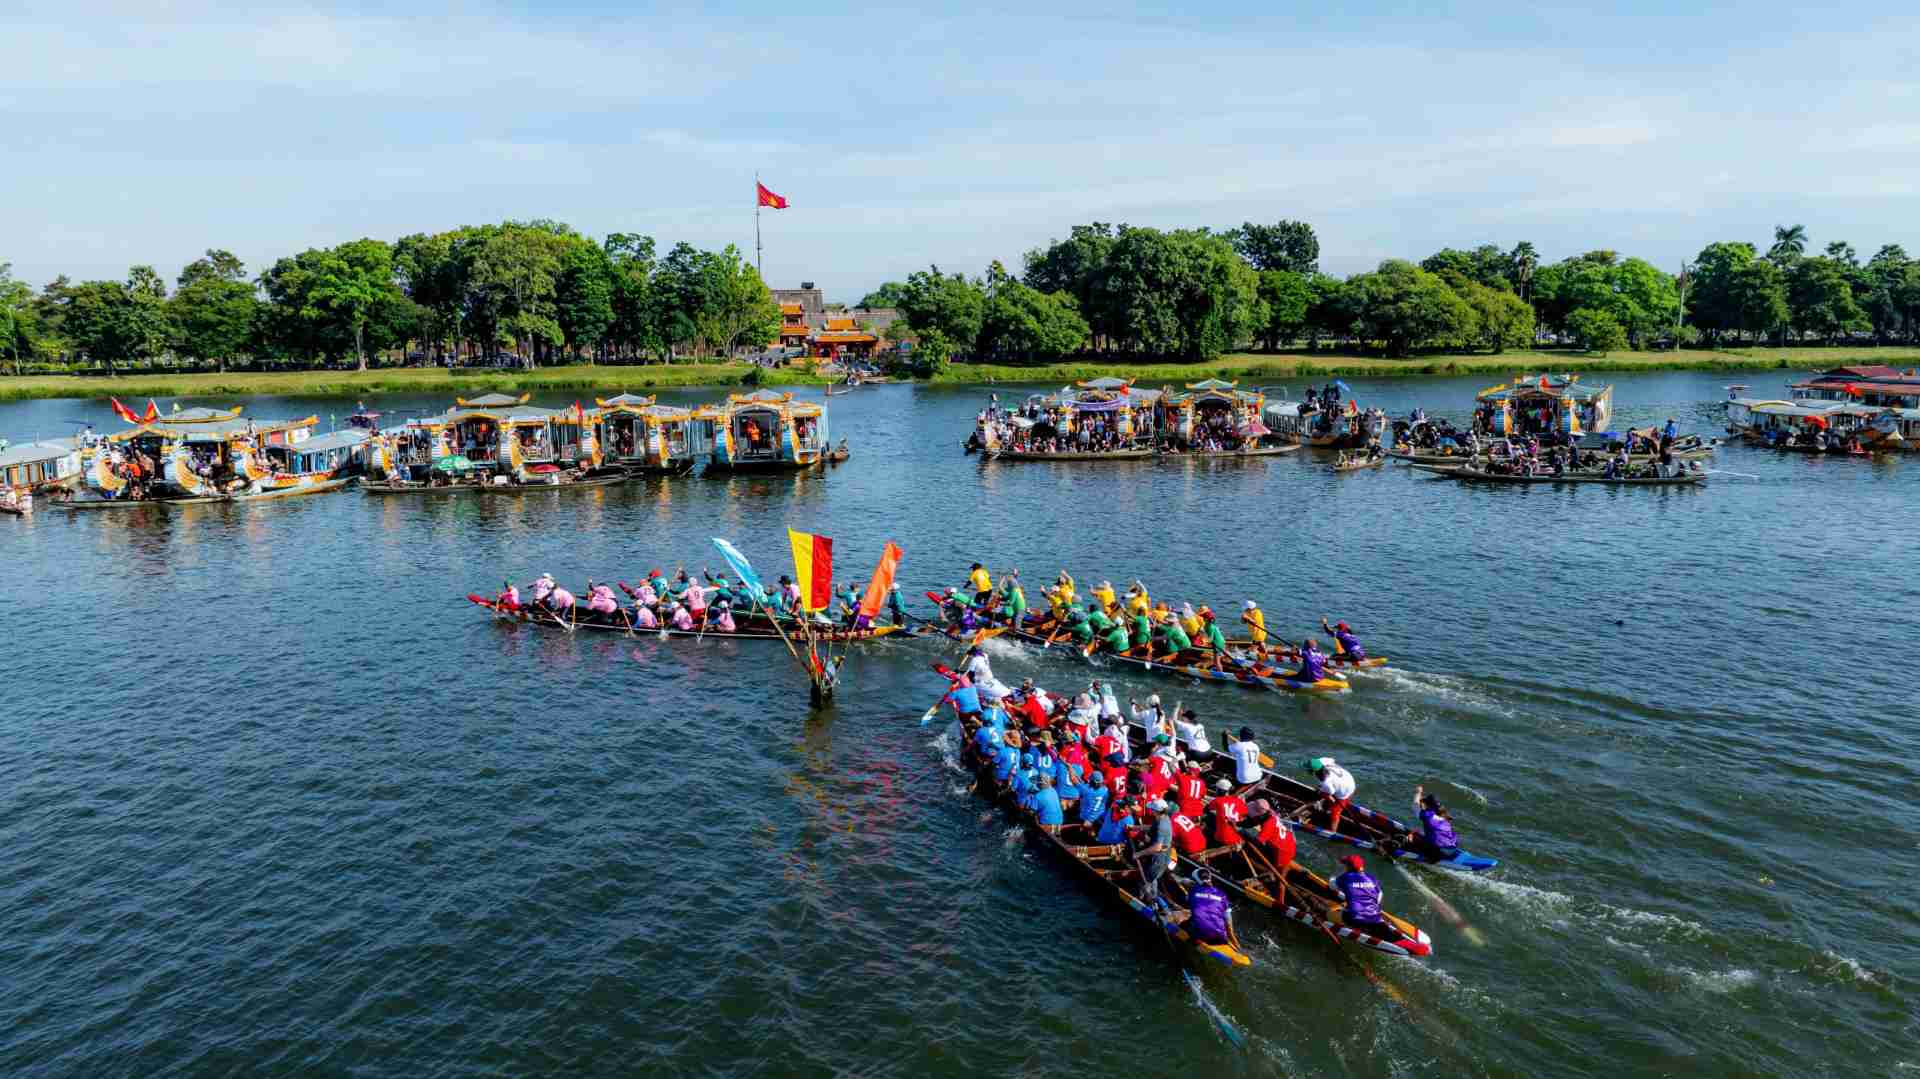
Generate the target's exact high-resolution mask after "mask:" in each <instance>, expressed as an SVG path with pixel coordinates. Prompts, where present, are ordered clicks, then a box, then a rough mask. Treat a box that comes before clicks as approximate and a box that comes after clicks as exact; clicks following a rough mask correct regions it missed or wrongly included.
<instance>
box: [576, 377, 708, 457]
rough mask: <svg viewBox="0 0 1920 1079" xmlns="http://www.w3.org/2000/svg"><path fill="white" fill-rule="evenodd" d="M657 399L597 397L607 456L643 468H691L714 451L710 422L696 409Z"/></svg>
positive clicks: (601, 438)
mask: <svg viewBox="0 0 1920 1079" xmlns="http://www.w3.org/2000/svg"><path fill="white" fill-rule="evenodd" d="M656 402H657V398H654V397H640V396H637V395H635V394H630V393H623V394H620V395H619V396H617V397H607V398H596V399H595V400H594V404H596V405H598V406H599V411H598V412H597V413H596V414H595V427H596V431H597V433H598V436H599V444H600V447H601V459H602V460H603V461H605V462H607V463H608V464H612V465H617V466H619V467H621V468H625V469H630V470H633V471H637V472H657V473H668V474H677V473H681V472H690V471H692V470H693V468H694V466H695V465H697V464H698V463H699V462H700V461H701V460H702V459H704V458H706V457H708V456H710V455H711V454H712V453H713V443H712V438H711V436H710V435H709V433H708V430H709V429H708V427H707V425H706V424H705V423H703V422H697V421H696V420H695V419H694V414H693V410H692V409H686V408H675V407H674V406H672V405H662V404H658V403H656Z"/></svg>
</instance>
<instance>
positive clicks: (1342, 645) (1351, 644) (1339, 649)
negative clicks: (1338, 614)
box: [1320, 618, 1367, 661]
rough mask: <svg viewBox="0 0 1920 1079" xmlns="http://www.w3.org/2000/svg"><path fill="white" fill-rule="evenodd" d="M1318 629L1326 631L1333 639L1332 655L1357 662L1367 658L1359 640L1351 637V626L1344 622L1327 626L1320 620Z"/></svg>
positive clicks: (1323, 620) (1324, 621)
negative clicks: (1333, 650) (1333, 649)
mask: <svg viewBox="0 0 1920 1079" xmlns="http://www.w3.org/2000/svg"><path fill="white" fill-rule="evenodd" d="M1320 628H1321V629H1323V630H1326V631H1327V633H1328V634H1329V635H1330V636H1332V637H1333V640H1334V644H1335V653H1334V654H1335V655H1337V656H1339V657H1340V658H1341V659H1344V660H1351V661H1358V660H1363V659H1365V658H1367V650H1366V649H1364V648H1362V647H1360V638H1358V637H1355V636H1354V635H1353V627H1352V626H1349V625H1347V624H1346V623H1345V622H1341V623H1339V624H1338V625H1333V626H1329V625H1327V620H1326V619H1325V618H1322V619H1321V620H1320Z"/></svg>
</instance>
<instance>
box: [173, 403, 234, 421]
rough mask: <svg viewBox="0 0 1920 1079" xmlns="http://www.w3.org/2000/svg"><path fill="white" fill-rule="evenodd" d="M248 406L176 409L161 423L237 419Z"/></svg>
mask: <svg viewBox="0 0 1920 1079" xmlns="http://www.w3.org/2000/svg"><path fill="white" fill-rule="evenodd" d="M244 407H246V406H244V405H235V406H233V407H232V408H201V407H198V406H196V407H194V408H175V409H174V410H173V411H172V412H169V413H167V414H166V415H164V416H161V417H160V419H159V420H158V421H157V422H159V423H215V422H218V421H220V420H231V419H235V418H237V417H238V416H239V415H240V410H241V409H242V408H244Z"/></svg>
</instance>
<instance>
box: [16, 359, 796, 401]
mask: <svg viewBox="0 0 1920 1079" xmlns="http://www.w3.org/2000/svg"><path fill="white" fill-rule="evenodd" d="M756 371H759V372H760V375H761V376H762V377H763V378H764V380H765V381H764V384H765V385H790V386H791V385H818V384H820V383H823V382H825V381H826V380H825V379H822V378H820V377H819V376H817V375H813V374H809V373H808V372H806V371H804V370H800V369H797V368H794V369H782V370H779V371H760V369H759V368H756V367H753V366H752V365H750V364H744V363H687V364H650V365H646V366H637V367H597V366H584V365H583V366H578V367H551V368H539V369H535V370H532V371H497V372H496V371H465V370H460V371H448V370H446V369H444V368H434V367H421V368H414V367H408V368H399V369H395V368H387V369H384V370H377V371H364V372H363V371H276V372H271V373H267V374H251V373H248V374H240V373H236V374H226V375H215V374H165V373H158V374H150V375H149V374H130V375H122V376H120V377H118V378H81V377H78V376H74V375H25V376H22V377H19V378H0V400H23V399H26V398H37V397H107V396H113V397H118V398H120V399H121V400H123V401H129V400H132V399H134V398H141V399H144V398H148V397H242V396H255V395H266V396H292V397H302V396H314V397H358V396H371V395H374V394H381V393H434V394H448V395H452V394H465V395H469V396H470V395H473V394H479V393H486V392H488V391H490V390H497V391H500V392H502V393H528V392H532V393H536V394H538V393H566V392H580V393H586V392H588V391H592V392H595V393H600V394H603V395H609V396H610V395H612V394H615V393H619V392H620V391H622V390H636V391H637V390H653V389H662V388H672V387H676V386H745V385H750V383H748V382H747V379H748V377H749V376H750V375H752V374H753V373H754V372H756Z"/></svg>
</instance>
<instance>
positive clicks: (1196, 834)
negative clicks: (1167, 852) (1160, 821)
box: [1173, 810, 1207, 856]
mask: <svg viewBox="0 0 1920 1079" xmlns="http://www.w3.org/2000/svg"><path fill="white" fill-rule="evenodd" d="M1173 845H1174V846H1175V847H1177V848H1178V849H1179V851H1180V853H1182V854H1185V855H1188V856H1192V855H1196V854H1199V853H1200V852H1201V851H1204V850H1206V849H1207V836H1206V833H1205V832H1202V831H1201V830H1200V824H1199V822H1198V821H1195V820H1194V819H1193V818H1192V817H1189V816H1187V815H1186V814H1185V813H1181V812H1179V811H1177V810H1176V811H1175V812H1174V815H1173Z"/></svg>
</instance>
